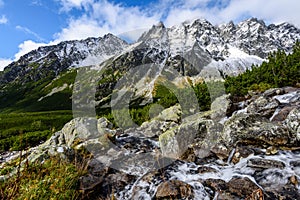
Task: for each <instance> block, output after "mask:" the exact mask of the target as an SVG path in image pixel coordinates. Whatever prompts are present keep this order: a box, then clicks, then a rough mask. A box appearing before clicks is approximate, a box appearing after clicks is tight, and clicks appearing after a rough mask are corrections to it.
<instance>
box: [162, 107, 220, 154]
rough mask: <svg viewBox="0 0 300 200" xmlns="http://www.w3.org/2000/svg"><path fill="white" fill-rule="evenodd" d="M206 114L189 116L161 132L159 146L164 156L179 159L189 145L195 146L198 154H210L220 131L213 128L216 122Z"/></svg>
mask: <svg viewBox="0 0 300 200" xmlns="http://www.w3.org/2000/svg"><path fill="white" fill-rule="evenodd" d="M204 115H206V114H205V113H198V114H196V115H193V116H189V117H188V118H185V119H184V121H183V122H182V124H180V125H179V126H176V127H175V128H173V129H170V130H168V131H166V132H164V133H163V134H161V135H160V136H159V146H160V149H161V151H162V154H163V156H166V157H170V158H175V159H178V158H180V157H181V156H182V155H183V154H184V153H185V151H186V150H187V149H188V147H193V148H194V149H195V150H194V151H195V154H197V156H198V154H199V156H201V155H200V154H203V155H204V156H205V155H206V154H208V153H209V150H210V149H211V147H212V146H214V145H215V143H216V142H217V141H218V138H219V135H218V134H219V132H217V131H215V130H214V131H213V130H212V129H213V126H214V122H213V121H212V120H209V119H206V118H204V117H203V116H204ZM200 150H201V151H200ZM202 150H203V151H202Z"/></svg>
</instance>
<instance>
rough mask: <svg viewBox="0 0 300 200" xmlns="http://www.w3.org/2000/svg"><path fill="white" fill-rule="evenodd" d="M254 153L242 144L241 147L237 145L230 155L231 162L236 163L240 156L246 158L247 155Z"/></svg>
mask: <svg viewBox="0 0 300 200" xmlns="http://www.w3.org/2000/svg"><path fill="white" fill-rule="evenodd" d="M252 154H254V152H253V150H251V149H249V148H247V147H245V146H242V147H237V148H236V150H235V153H234V154H233V157H232V160H231V161H232V162H233V163H234V164H236V163H238V162H239V161H240V160H241V159H242V158H247V157H248V156H250V155H252Z"/></svg>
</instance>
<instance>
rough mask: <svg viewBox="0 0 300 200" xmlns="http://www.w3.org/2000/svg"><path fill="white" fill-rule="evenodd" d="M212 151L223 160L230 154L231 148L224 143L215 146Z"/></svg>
mask: <svg viewBox="0 0 300 200" xmlns="http://www.w3.org/2000/svg"><path fill="white" fill-rule="evenodd" d="M211 151H212V152H213V153H214V154H216V156H217V157H218V158H219V159H221V160H226V159H227V158H228V156H229V154H230V150H229V149H228V148H227V147H225V146H224V145H222V144H219V145H216V146H214V147H213V148H212V149H211Z"/></svg>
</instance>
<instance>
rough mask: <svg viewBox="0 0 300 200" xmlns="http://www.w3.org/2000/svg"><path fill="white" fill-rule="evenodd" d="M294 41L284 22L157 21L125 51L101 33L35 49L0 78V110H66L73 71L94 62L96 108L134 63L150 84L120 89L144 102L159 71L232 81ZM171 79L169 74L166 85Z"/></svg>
mask: <svg viewBox="0 0 300 200" xmlns="http://www.w3.org/2000/svg"><path fill="white" fill-rule="evenodd" d="M299 39H300V30H299V29H298V28H296V27H294V26H293V25H291V24H288V23H283V24H279V25H274V24H271V25H266V24H265V23H264V22H263V21H261V20H258V19H255V18H251V19H249V20H245V21H242V22H240V23H238V24H234V23H233V22H229V23H228V24H222V25H218V26H214V25H212V24H211V23H210V22H208V21H207V20H203V19H198V20H195V21H192V22H183V23H182V24H180V25H177V26H173V27H170V28H167V27H165V26H164V24H163V23H159V24H157V25H154V26H153V27H152V28H151V29H150V30H149V31H147V32H145V33H144V34H143V35H142V36H141V37H140V38H139V40H138V41H137V42H136V43H134V44H130V45H129V44H127V43H126V42H125V41H123V40H121V39H120V38H118V37H116V36H113V35H112V34H107V35H105V36H104V37H102V38H88V39H86V40H81V41H66V42H62V43H60V44H58V45H54V46H46V47H40V48H38V49H36V50H34V51H32V52H30V53H28V54H26V55H24V56H22V57H21V58H20V59H19V60H18V61H16V62H13V63H11V64H10V65H9V66H7V67H6V68H5V70H4V71H3V72H2V73H0V110H3V109H8V108H10V107H13V108H12V110H14V109H25V108H28V110H45V109H47V107H48V109H49V110H51V109H64V108H65V109H71V98H72V90H73V83H74V80H75V77H76V73H77V70H76V69H77V67H81V66H88V65H95V64H96V65H98V64H100V63H102V62H103V64H102V65H98V67H99V66H101V67H104V68H103V70H104V71H103V72H104V73H103V75H102V77H99V80H98V81H99V85H98V87H97V93H96V101H97V102H98V103H99V104H100V105H104V104H106V105H107V103H108V100H109V99H110V98H108V97H110V95H111V93H112V91H113V90H114V88H115V86H116V84H117V82H118V81H119V80H120V78H121V77H122V76H123V75H125V74H126V73H128V72H130V71H132V70H134V69H138V68H137V67H138V66H141V65H149V66H148V67H146V68H145V69H146V71H147V70H148V72H145V74H147V73H148V74H150V75H151V76H149V78H151V79H153V81H151V83H150V84H148V83H146V82H143V81H140V82H139V83H138V85H137V83H136V82H132V83H130V82H128V85H131V86H128V87H132V88H133V87H135V86H136V85H137V86H136V87H137V90H139V91H137V94H143V95H144V96H147V98H150V99H151V92H152V90H153V89H154V85H155V83H156V79H158V78H159V77H160V76H161V75H162V73H163V70H166V69H172V70H175V71H177V72H179V74H180V75H182V76H183V78H184V77H190V78H191V80H192V81H193V82H195V81H196V82H197V81H199V80H203V79H204V80H207V79H215V78H218V79H220V78H222V77H221V76H224V75H238V74H240V73H242V72H244V71H246V70H247V69H250V67H251V66H252V65H253V64H261V63H262V62H263V61H265V60H266V58H267V55H268V54H270V53H271V52H273V51H274V50H277V49H280V50H283V51H285V52H287V53H290V52H291V50H292V47H293V45H294V44H295V42H296V41H297V40H299ZM74 68H75V69H74ZM219 72H221V74H220V73H219ZM179 74H176V73H173V78H172V79H175V78H176V77H178V76H179ZM132 75H133V74H132ZM66 77H68V78H66ZM177 81H178V80H177ZM53 82H55V84H53ZM179 82H180V81H179ZM119 89H121V88H119ZM50 105H51V106H50Z"/></svg>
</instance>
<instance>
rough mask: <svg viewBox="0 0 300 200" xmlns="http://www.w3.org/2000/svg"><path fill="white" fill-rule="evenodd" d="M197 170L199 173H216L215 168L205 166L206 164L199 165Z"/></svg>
mask: <svg viewBox="0 0 300 200" xmlns="http://www.w3.org/2000/svg"><path fill="white" fill-rule="evenodd" d="M197 171H198V173H199V174H204V173H216V172H217V170H216V169H214V168H212V167H207V166H200V167H199V168H198V170H197Z"/></svg>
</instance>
